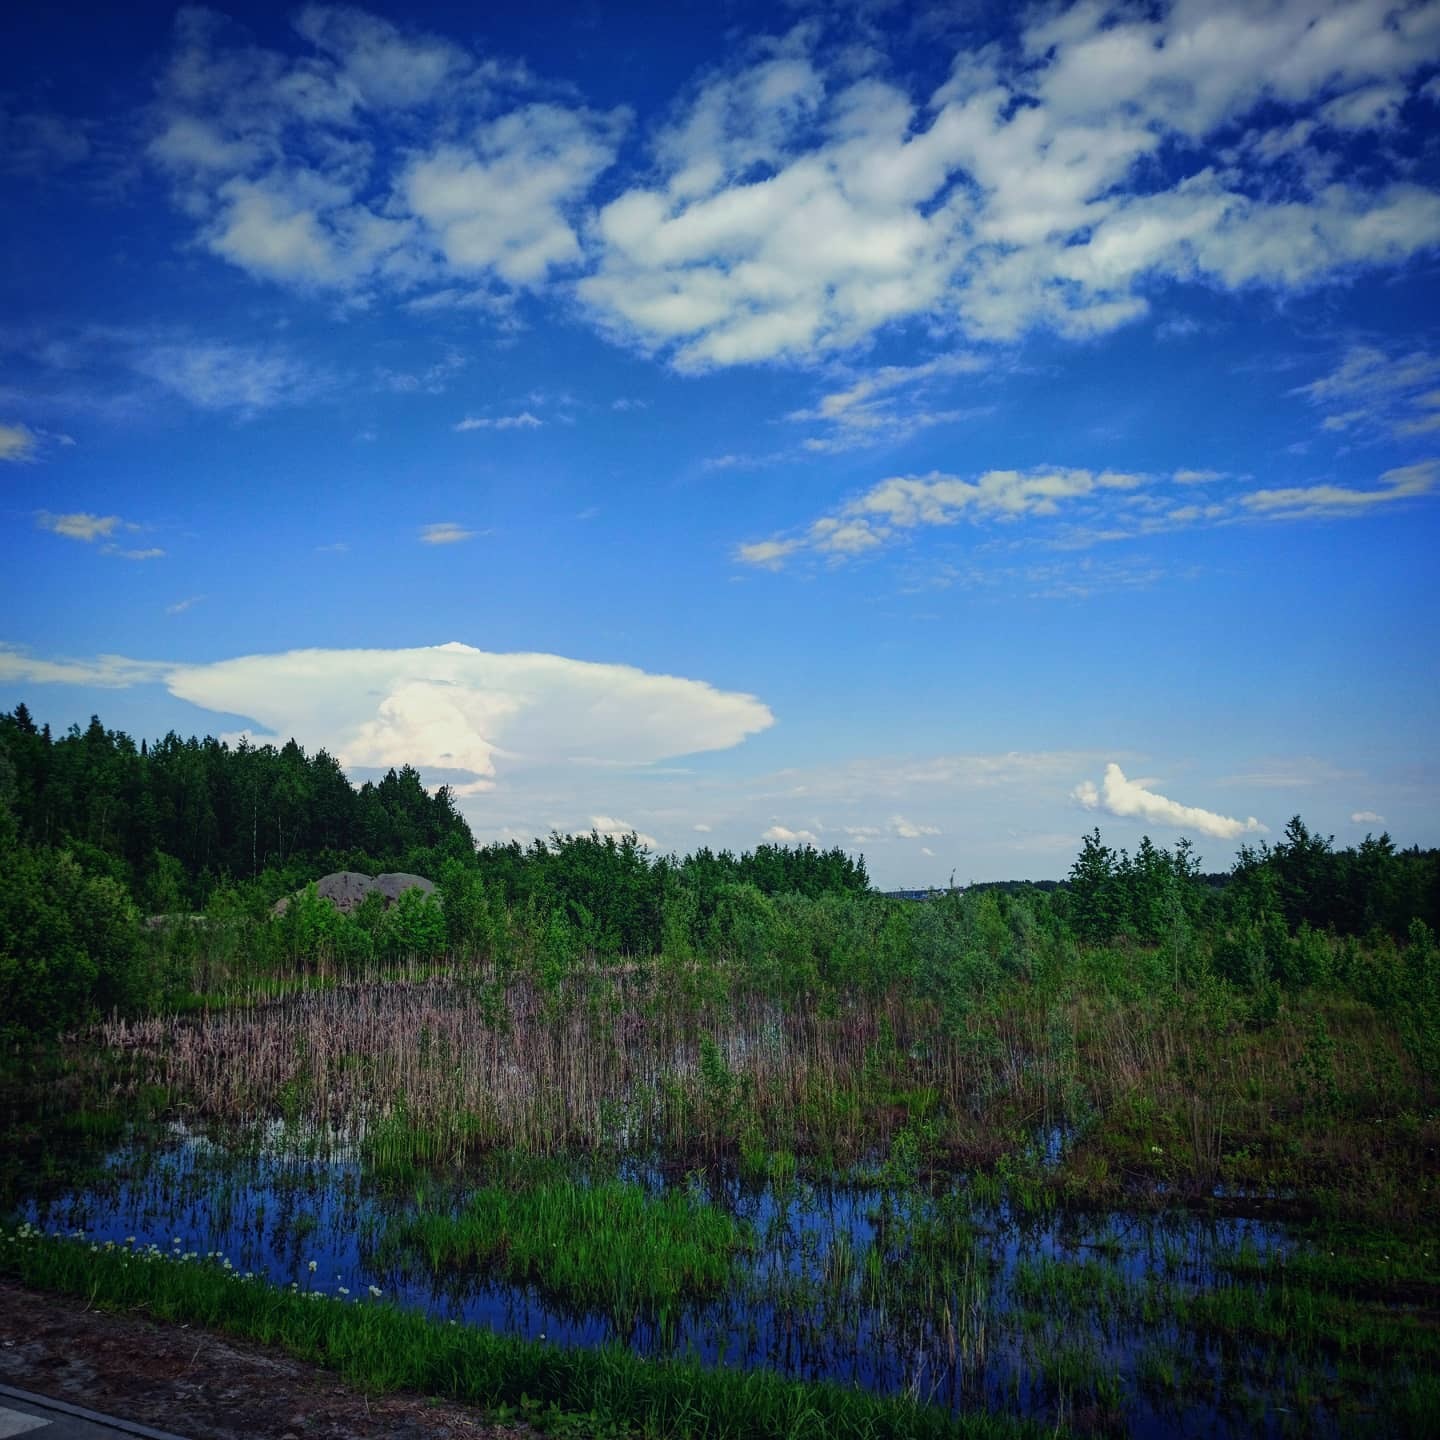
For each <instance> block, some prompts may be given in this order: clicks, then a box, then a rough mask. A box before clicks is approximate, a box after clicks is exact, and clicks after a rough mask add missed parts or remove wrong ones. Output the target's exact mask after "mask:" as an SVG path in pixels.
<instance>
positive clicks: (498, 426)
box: [454, 410, 545, 433]
mask: <svg viewBox="0 0 1440 1440" xmlns="http://www.w3.org/2000/svg"><path fill="white" fill-rule="evenodd" d="M544 423H545V422H544V421H543V420H541V419H540V418H539V417H538V416H536V415H532V414H531V413H530V412H529V411H528V410H522V411H521V412H520V413H519V414H518V415H497V416H495V417H493V418H491V417H489V416H482V415H467V416H466V417H465V419H463V420H461V421H460V422H459V423H458V424H457V425H456V426H455V427H454V428H455V429H456V430H458V431H460V432H462V433H463V432H464V431H467V430H538V429H539V428H540V427H541V426H542V425H543V424H544Z"/></svg>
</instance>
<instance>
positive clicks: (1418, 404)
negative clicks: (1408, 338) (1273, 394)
mask: <svg viewBox="0 0 1440 1440" xmlns="http://www.w3.org/2000/svg"><path fill="white" fill-rule="evenodd" d="M1291 393H1292V394H1294V395H1303V396H1304V397H1305V398H1306V399H1307V400H1309V401H1310V403H1311V404H1312V405H1314V406H1315V407H1316V408H1317V409H1319V410H1323V411H1324V412H1325V414H1324V418H1323V419H1322V420H1321V422H1320V428H1321V429H1322V430H1326V431H1329V432H1331V433H1333V434H1349V433H1355V432H1359V433H1366V432H1370V433H1374V432H1376V431H1379V432H1382V433H1386V434H1389V435H1392V436H1398V437H1402V438H1403V437H1409V436H1417V435H1433V434H1435V433H1436V432H1440V357H1437V356H1435V355H1431V354H1429V353H1428V352H1426V351H1423V350H1413V351H1411V352H1410V353H1409V354H1406V355H1393V354H1390V353H1388V352H1386V351H1384V350H1381V349H1378V348H1377V347H1375V346H1373V345H1353V346H1351V348H1350V349H1349V350H1347V351H1346V352H1345V358H1344V359H1343V360H1342V361H1341V362H1340V364H1339V366H1338V367H1337V368H1336V369H1335V370H1333V371H1332V372H1331V373H1330V374H1329V375H1324V376H1322V377H1321V378H1320V379H1319V380H1314V381H1311V383H1310V384H1308V385H1300V386H1297V387H1296V388H1295V389H1294V390H1293V391H1292V392H1291Z"/></svg>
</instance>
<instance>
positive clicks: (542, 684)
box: [0, 643, 773, 839]
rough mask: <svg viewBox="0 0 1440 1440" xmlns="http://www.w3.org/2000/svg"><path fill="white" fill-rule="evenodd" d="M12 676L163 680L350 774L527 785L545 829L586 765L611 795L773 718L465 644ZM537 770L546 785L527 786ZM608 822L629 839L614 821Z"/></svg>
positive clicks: (754, 704)
mask: <svg viewBox="0 0 1440 1440" xmlns="http://www.w3.org/2000/svg"><path fill="white" fill-rule="evenodd" d="M0 681H4V682H5V683H38V684H74V685H104V686H111V687H121V686H126V685H135V684H146V683H153V682H156V681H159V682H161V683H163V684H164V685H165V686H166V687H167V689H168V690H169V691H170V693H171V694H172V695H174V696H176V697H177V698H179V699H182V700H186V701H189V702H190V703H191V704H194V705H198V706H200V707H201V708H202V709H206V710H211V711H215V712H218V713H221V714H225V715H243V716H246V717H248V718H249V719H250V720H251V721H253V722H254V724H253V725H251V726H250V727H248V728H247V731H246V733H247V734H249V735H250V736H251V737H252V738H253V739H255V740H256V741H257V742H258V743H268V741H269V740H270V738H271V737H277V738H282V739H288V738H290V737H291V736H294V737H295V739H297V740H298V741H299V742H300V743H301V744H302V745H304V746H305V747H306V748H307V749H309V750H315V749H319V748H321V747H324V748H326V749H328V750H329V751H330V753H331V754H333V755H334V756H336V758H337V759H338V760H339V761H340V762H341V764H343V765H345V766H347V767H352V768H360V769H369V768H381V769H383V768H387V767H389V766H392V765H397V766H398V765H404V764H413V765H415V766H417V768H420V769H421V770H422V771H430V772H438V776H437V778H440V779H445V780H447V781H448V782H449V783H452V784H453V785H454V786H455V788H456V793H457V794H464V795H467V796H473V795H479V794H481V793H482V792H483V793H486V794H489V793H490V791H489V788H487V787H490V786H493V787H494V789H495V791H496V793H497V794H501V795H504V794H509V793H516V787H517V786H519V787H521V792H523V793H524V794H528V796H529V800H528V801H527V802H526V803H527V804H528V805H529V806H530V807H531V809H530V815H529V820H530V822H531V824H532V825H533V824H534V821H535V819H536V813H535V812H536V810H538V809H539V806H540V804H542V803H543V804H547V805H548V804H549V803H551V802H550V800H549V799H545V798H543V797H544V796H546V795H548V793H549V792H548V791H546V790H544V788H543V787H545V786H546V785H552V784H553V786H554V789H555V792H556V793H557V794H565V795H569V796H571V797H572V798H573V796H574V795H575V793H576V787H577V783H579V782H577V780H576V778H575V771H576V766H575V763H574V762H576V761H579V760H586V761H592V762H593V761H594V760H595V759H597V758H598V759H601V760H603V761H605V762H607V765H609V766H611V767H614V768H612V769H609V770H605V769H603V768H602V770H601V772H599V773H601V775H602V777H603V776H606V775H608V776H609V777H610V778H609V779H603V778H602V781H601V782H600V783H604V784H605V785H607V786H610V787H613V785H614V784H615V783H617V782H616V781H615V780H614V778H613V777H614V775H615V774H616V773H620V774H629V773H630V772H631V771H632V770H636V771H645V770H647V769H649V768H651V767H653V766H655V764H656V762H658V761H661V760H664V759H668V758H671V757H674V756H678V755H688V754H693V753H697V752H701V751H710V750H725V749H729V748H730V747H732V746H735V745H738V744H739V743H740V742H741V741H743V740H744V739H745V738H746V737H747V736H749V735H752V734H755V733H757V732H758V731H761V730H764V729H766V728H768V727H769V726H770V725H771V724H772V723H773V717H772V715H771V713H770V711H769V709H768V708H767V707H766V706H765V705H763V704H762V703H761V702H760V701H759V700H757V699H756V698H755V697H754V696H753V695H746V694H742V693H738V692H735V691H725V690H717V689H715V688H714V687H713V686H711V685H708V684H706V683H705V682H704V681H699V680H687V679H682V678H679V677H677V676H672V675H656V674H650V673H647V672H646V671H643V670H638V669H635V668H634V667H632V666H628V665H608V664H597V663H593V662H588V661H581V660H571V659H567V658H566V657H564V656H559V655H541V654H496V653H492V652H487V651H483V650H477V649H474V648H473V647H471V646H468V645H461V644H456V643H451V644H447V645H436V646H428V647H421V648H416V649H409V650H297V651H290V652H287V653H283V654H271V655H248V656H242V657H240V658H237V659H233V660H222V661H217V662H215V663H213V664H201V665H184V664H174V663H163V662H155V661H137V660H127V659H125V658H123V657H120V656H101V657H98V658H97V659H95V660H91V661H74V660H61V661H47V660H39V659H35V658H33V657H31V656H29V655H26V654H25V653H24V652H22V651H19V650H16V649H13V648H7V647H3V646H0ZM526 775H530V776H532V777H534V776H538V777H539V778H538V779H534V778H532V779H531V780H530V781H529V782H524V781H523V777H525V776H526ZM546 777H549V778H548V779H547V778H546ZM480 781H484V782H486V785H485V786H481V785H479V784H477V783H476V782H480ZM526 783H528V784H529V786H530V787H531V788H530V789H529V790H528V791H526V790H524V788H523V787H524V784H526ZM646 783H649V784H654V783H655V782H654V781H653V780H650V781H647V782H646ZM537 785H538V786H540V787H542V788H541V789H540V790H537V789H535V786H537ZM465 787H470V788H465ZM540 813H543V811H541V812H540ZM580 813H590V814H592V815H593V817H594V818H595V823H596V828H606V827H601V826H600V824H599V822H600V821H601V820H605V819H606V811H605V810H604V809H603V808H602V807H599V806H596V807H594V808H593V810H589V811H585V810H582V811H581V812H580ZM621 813H622V814H623V813H625V812H624V811H622V812H621ZM611 815H612V817H613V812H611ZM610 825H614V826H618V827H621V828H623V829H624V830H628V829H630V828H631V826H630V825H629V823H628V822H623V821H619V820H613V818H611V819H610V820H607V827H608V826H610ZM646 828H647V829H648V828H650V827H649V826H646ZM607 833H608V831H607ZM648 838H649V837H647V839H648Z"/></svg>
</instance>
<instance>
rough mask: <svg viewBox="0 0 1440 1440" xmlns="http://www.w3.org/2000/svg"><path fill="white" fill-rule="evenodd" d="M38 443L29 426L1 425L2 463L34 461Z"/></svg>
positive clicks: (0, 446) (0, 455) (0, 457)
mask: <svg viewBox="0 0 1440 1440" xmlns="http://www.w3.org/2000/svg"><path fill="white" fill-rule="evenodd" d="M36 443H37V442H36V435H35V432H34V431H33V430H32V429H30V427H29V426H28V425H19V424H16V425H6V424H3V423H0V461H4V460H9V461H12V462H18V461H23V460H33V459H34V458H35V450H36Z"/></svg>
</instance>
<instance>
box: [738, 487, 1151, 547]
mask: <svg viewBox="0 0 1440 1440" xmlns="http://www.w3.org/2000/svg"><path fill="white" fill-rule="evenodd" d="M1147 478H1148V477H1146V476H1143V475H1133V474H1128V473H1125V472H1121V471H1113V470H1102V471H1092V470H1066V469H1038V470H1025V471H1022V470H989V471H987V472H986V473H985V474H983V475H981V476H980V477H979V478H978V479H976V480H965V479H962V478H960V477H959V476H955V475H944V474H941V473H939V472H938V471H936V472H932V473H931V474H929V475H923V476H895V477H892V478H891V479H889V480H882V481H881V482H880V483H879V484H878V485H875V486H873V487H872V488H871V489H869V490H867V491H865V492H864V493H863V494H862V495H859V496H857V497H856V498H855V499H853V500H851V501H849V502H848V503H847V504H846V505H844V506H843V507H842V508H841V509H840V511H839V512H838V513H836V514H834V515H822V516H821V517H820V518H819V519H818V520H814V521H812V522H811V524H810V525H809V527H808V528H807V529H806V530H804V531H803V532H802V533H800V534H798V535H792V536H773V537H771V538H770V539H768V540H758V541H751V542H749V543H746V544H742V545H740V546H738V547H737V548H736V550H735V558H736V559H737V560H739V561H741V562H742V563H744V564H747V565H760V566H765V567H768V568H771V569H775V568H778V567H779V566H780V565H782V564H783V563H784V562H785V561H786V560H788V559H790V558H791V557H793V556H795V555H799V554H811V555H818V556H823V557H825V558H827V559H830V560H832V561H833V560H844V559H846V558H848V557H850V556H855V555H860V554H863V553H864V552H865V551H867V550H873V549H875V548H876V547H878V546H880V545H884V544H886V543H888V542H890V541H893V540H896V539H898V538H901V537H903V536H904V535H906V534H908V533H910V532H912V531H915V530H917V529H920V528H922V527H928V526H946V525H954V524H957V523H958V522H959V521H961V520H972V521H982V520H1002V521H1003V520H1018V519H1020V518H1022V517H1024V516H1041V517H1046V518H1049V517H1054V516H1056V515H1059V514H1060V513H1061V512H1062V510H1064V509H1065V508H1066V507H1067V506H1073V505H1074V504H1075V503H1076V502H1079V501H1082V500H1089V501H1092V502H1093V501H1094V500H1096V499H1097V498H1103V497H1105V496H1106V495H1108V494H1114V493H1118V492H1125V491H1132V490H1136V489H1138V488H1140V487H1141V486H1143V485H1145V484H1146V483H1147Z"/></svg>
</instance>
